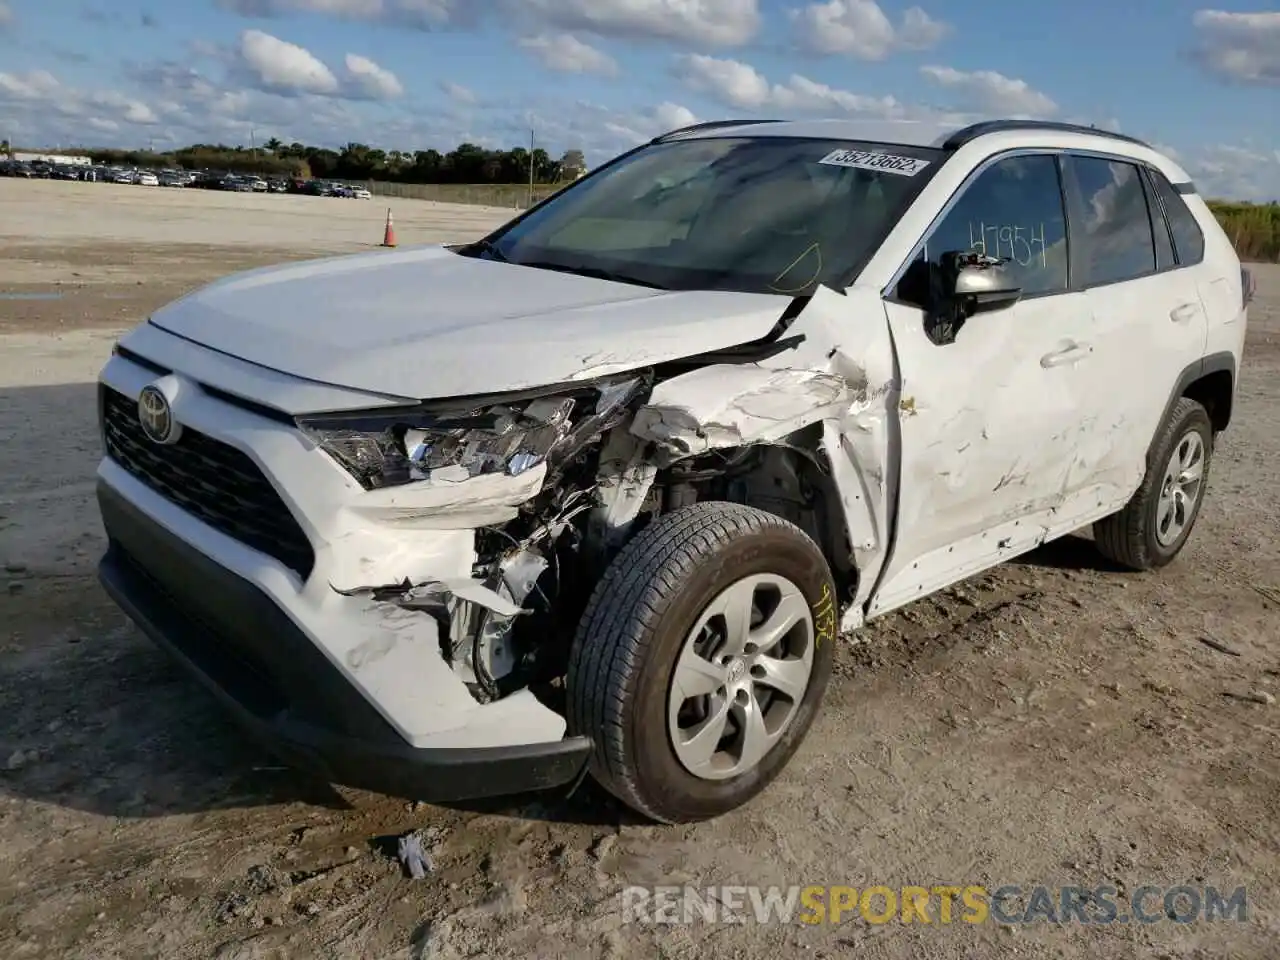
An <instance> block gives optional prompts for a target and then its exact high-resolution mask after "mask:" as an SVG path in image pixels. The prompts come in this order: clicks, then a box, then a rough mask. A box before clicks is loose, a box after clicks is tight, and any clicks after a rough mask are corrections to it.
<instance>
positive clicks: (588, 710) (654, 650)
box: [567, 501, 838, 823]
mask: <svg viewBox="0 0 1280 960" xmlns="http://www.w3.org/2000/svg"><path fill="white" fill-rule="evenodd" d="M760 573H769V574H775V575H778V576H782V577H786V578H787V579H788V580H790V581H791V582H792V583H793V584H794V585H795V586H796V587H797V588H799V590H800V592H801V593H802V594H803V595H804V596H805V598H806V600H807V601H808V603H809V607H810V610H811V611H813V619H814V630H815V632H814V657H813V667H812V672H811V674H810V679H809V686H808V688H807V689H806V691H805V693H804V694H803V696H802V697H801V698H800V701H799V704H798V706H797V708H796V713H795V714H794V718H793V719H792V720H791V723H790V726H789V727H788V728H787V730H786V732H785V733H784V734H783V735H782V737H781V739H780V740H779V741H778V742H777V744H775V745H774V747H773V749H772V750H771V751H770V752H769V753H767V754H766V755H765V757H764V759H763V760H761V761H760V763H759V764H758V765H757V766H755V767H754V768H752V769H751V770H748V771H746V772H744V773H742V774H740V775H738V776H735V777H733V778H732V779H727V780H707V779H702V778H700V777H697V776H694V775H693V774H691V773H689V772H688V771H687V770H686V769H685V768H684V766H683V765H682V764H681V763H680V761H679V760H678V758H677V756H676V753H675V750H674V748H673V746H672V743H671V739H670V736H669V734H668V725H667V698H668V694H669V690H670V684H671V678H672V675H673V673H674V669H675V662H676V658H677V657H678V656H679V654H680V651H681V649H682V647H683V644H684V641H685V639H686V636H687V635H688V633H689V631H690V630H691V629H692V628H693V626H694V625H695V624H696V622H697V618H698V616H699V615H700V613H701V612H702V611H703V610H704V609H705V608H706V607H707V606H708V604H710V603H711V601H712V600H713V599H714V598H715V597H716V596H717V595H718V594H719V593H720V592H721V591H722V590H724V589H725V588H726V587H728V586H729V585H730V584H732V583H734V582H735V581H737V580H740V579H742V578H744V577H747V576H751V575H753V574H760ZM837 619H838V606H837V602H836V592H835V584H834V583H833V582H832V578H831V571H830V569H829V568H828V566H827V562H826V559H825V558H824V557H823V555H822V551H821V550H820V549H819V548H818V546H817V544H815V543H814V542H813V540H812V539H810V538H809V537H808V536H807V535H806V534H805V533H804V532H803V531H802V530H800V528H798V527H796V526H794V525H793V524H791V523H788V522H787V521H785V520H783V519H781V518H779V517H776V516H774V515H772V514H769V513H765V512H763V511H760V510H755V509H752V508H750V507H745V506H741V505H739V504H733V503H723V502H714V501H708V502H703V503H697V504H694V505H693V506H690V507H686V508H683V509H680V510H676V511H673V512H672V513H669V514H666V515H664V516H661V517H659V518H658V519H656V520H654V521H653V522H652V523H650V524H649V525H648V526H647V527H646V528H645V529H644V530H643V531H641V532H640V533H639V534H637V535H636V537H635V538H634V539H633V540H632V541H631V542H630V543H628V544H627V545H626V546H625V547H624V548H623V549H622V551H621V552H620V553H619V554H618V556H617V557H616V558H615V559H614V561H613V563H612V564H610V566H609V568H608V569H607V570H606V571H605V573H604V576H603V578H602V579H601V581H600V583H599V584H598V585H597V586H596V589H595V592H594V593H593V594H592V597H591V600H590V602H589V603H588V605H587V609H586V611H585V613H584V614H583V617H582V621H581V623H580V624H579V627H578V631H577V636H576V637H575V639H574V642H573V647H572V650H571V652H570V657H569V670H568V683H567V686H568V720H569V729H570V731H571V732H572V733H577V734H583V735H585V736H588V737H590V738H591V740H592V742H593V744H594V749H593V752H592V755H591V760H590V770H591V773H592V776H593V777H594V778H595V779H596V780H597V781H598V782H599V783H600V784H601V786H603V787H604V788H605V789H606V790H608V791H609V792H610V793H612V794H613V795H614V796H615V797H617V798H618V799H619V800H621V801H622V802H623V803H625V804H627V805H628V806H629V807H631V808H632V809H634V810H636V811H637V812H639V813H641V814H643V815H644V816H646V817H649V818H650V819H652V820H656V821H658V822H662V823H687V822H692V821H697V820H706V819H709V818H712V817H715V816H719V815H720V814H722V813H725V812H727V811H729V810H732V809H734V808H735V807H738V806H740V805H741V804H743V803H745V802H747V801H748V800H750V799H751V798H752V797H754V796H755V795H756V794H758V793H759V792H760V791H761V790H763V789H764V788H765V787H766V786H768V784H769V783H770V782H771V781H772V780H773V779H774V778H775V777H776V776H777V775H778V773H779V772H781V770H782V768H783V767H784V766H786V764H787V761H788V760H790V759H791V756H792V754H794V753H795V751H796V749H797V748H798V747H799V745H800V742H801V741H802V740H803V739H804V736H805V734H806V733H807V732H808V730H809V727H810V725H811V724H812V723H813V720H814V718H815V716H816V715H817V711H818V707H819V704H820V703H821V701H822V695H823V692H824V691H825V689H826V686H827V681H828V679H829V678H830V675H831V658H832V650H833V648H834V646H835V641H836V637H837V633H838V626H837Z"/></svg>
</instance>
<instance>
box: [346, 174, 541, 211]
mask: <svg viewBox="0 0 1280 960" xmlns="http://www.w3.org/2000/svg"><path fill="white" fill-rule="evenodd" d="M562 186H564V184H559V183H539V184H535V185H534V187H533V199H534V201H535V202H536V201H538V200H541V199H542V198H543V197H547V196H550V195H551V194H553V193H555V192H556V191H557V190H559V189H560V188H561V187H562ZM364 187H365V189H367V190H368V191H369V192H370V193H372V194H373V195H374V196H379V197H400V198H404V199H410V200H436V201H439V202H441V203H470V204H475V205H477V206H484V207H502V208H504V209H507V210H523V209H524V208H525V207H527V206H529V185H528V184H527V183H487V184H467V183H388V182H386V181H382V180H370V181H368V182H367V183H365V184H364Z"/></svg>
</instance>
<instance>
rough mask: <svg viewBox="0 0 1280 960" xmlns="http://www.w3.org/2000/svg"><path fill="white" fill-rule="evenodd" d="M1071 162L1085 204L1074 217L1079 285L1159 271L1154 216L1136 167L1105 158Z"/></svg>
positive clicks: (1076, 158) (1141, 275) (1080, 159)
mask: <svg viewBox="0 0 1280 960" xmlns="http://www.w3.org/2000/svg"><path fill="white" fill-rule="evenodd" d="M1068 163H1069V168H1070V170H1071V175H1072V177H1073V179H1074V181H1075V185H1076V187H1077V190H1078V197H1079V205H1080V207H1081V209H1080V210H1078V211H1074V212H1073V216H1072V220H1071V233H1072V245H1073V247H1074V248H1075V250H1076V251H1078V257H1079V259H1078V261H1077V262H1078V263H1079V264H1080V267H1081V271H1082V273H1083V276H1081V277H1080V282H1081V284H1082V285H1084V286H1086V287H1090V286H1101V285H1103V284H1107V283H1118V282H1120V281H1123V280H1134V279H1137V278H1138V277H1145V276H1149V275H1150V274H1153V273H1155V270H1156V250H1155V240H1154V236H1153V233H1152V230H1151V215H1150V212H1149V211H1148V209H1147V196H1146V192H1145V191H1144V190H1143V189H1142V177H1141V175H1140V174H1139V172H1138V168H1137V167H1136V166H1135V165H1134V164H1132V163H1125V162H1123V161H1119V160H1108V159H1105V158H1101V157H1076V156H1073V157H1070V158H1069V159H1068Z"/></svg>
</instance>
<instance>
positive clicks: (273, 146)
mask: <svg viewBox="0 0 1280 960" xmlns="http://www.w3.org/2000/svg"><path fill="white" fill-rule="evenodd" d="M283 146H284V144H283V143H281V142H280V141H279V140H278V139H277V138H275V137H272V138H271V139H270V140H268V141H267V142H266V143H264V144H263V145H262V147H263V149H264V150H270V151H271V152H272V153H273V154H277V153H279V152H280V148H281V147H283Z"/></svg>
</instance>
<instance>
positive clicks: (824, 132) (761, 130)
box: [658, 119, 1147, 148]
mask: <svg viewBox="0 0 1280 960" xmlns="http://www.w3.org/2000/svg"><path fill="white" fill-rule="evenodd" d="M1037 131H1051V132H1055V133H1071V134H1080V135H1084V136H1096V137H1101V138H1103V139H1106V140H1118V141H1122V142H1125V143H1129V144H1134V145H1137V146H1143V147H1145V146H1147V144H1145V143H1143V141H1141V140H1138V139H1137V138H1136V137H1130V136H1127V135H1125V134H1122V133H1116V132H1114V131H1111V130H1099V129H1097V128H1095V127H1086V126H1082V125H1079V124H1073V123H1061V122H1058V121H1054V120H986V121H982V122H980V123H973V124H969V125H967V126H963V127H957V126H956V125H955V124H948V123H939V122H937V121H928V120H838V119H832V120H712V121H710V122H708V123H696V124H693V125H692V126H688V127H682V128H680V129H679V130H673V131H671V132H670V133H667V134H664V135H663V136H661V137H659V138H658V139H660V140H666V139H673V140H674V139H681V140H685V139H695V138H701V137H716V136H725V135H726V134H729V133H733V134H750V135H751V136H753V137H814V138H824V137H830V138H833V139H840V140H863V141H867V142H872V143H898V144H902V145H904V146H912V147H948V148H955V147H960V146H963V145H964V144H965V143H968V142H970V141H972V140H976V139H977V138H978V137H980V136H985V135H987V134H994V133H1011V132H1027V133H1031V132H1037Z"/></svg>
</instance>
